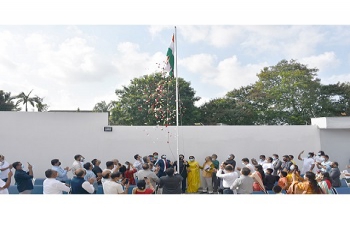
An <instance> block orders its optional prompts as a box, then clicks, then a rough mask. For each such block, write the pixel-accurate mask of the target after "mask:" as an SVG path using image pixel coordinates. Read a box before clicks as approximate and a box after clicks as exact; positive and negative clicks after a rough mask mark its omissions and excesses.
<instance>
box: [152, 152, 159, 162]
mask: <svg viewBox="0 0 350 225" xmlns="http://www.w3.org/2000/svg"><path fill="white" fill-rule="evenodd" d="M157 161H158V152H153V160H152V161H151V162H152V163H153V165H156V163H157Z"/></svg>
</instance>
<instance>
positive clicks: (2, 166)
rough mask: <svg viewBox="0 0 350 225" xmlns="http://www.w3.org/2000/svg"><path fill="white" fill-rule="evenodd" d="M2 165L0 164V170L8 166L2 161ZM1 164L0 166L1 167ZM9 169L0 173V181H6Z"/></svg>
mask: <svg viewBox="0 0 350 225" xmlns="http://www.w3.org/2000/svg"><path fill="white" fill-rule="evenodd" d="M3 163H4V164H2V163H0V169H3V168H6V167H8V166H9V165H10V164H9V163H8V162H6V161H3ZM1 164H2V165H1ZM9 172H10V169H8V168H7V169H6V170H4V171H0V179H6V178H7V175H8V173H9Z"/></svg>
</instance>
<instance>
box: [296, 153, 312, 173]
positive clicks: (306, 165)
mask: <svg viewBox="0 0 350 225" xmlns="http://www.w3.org/2000/svg"><path fill="white" fill-rule="evenodd" d="M303 153H304V151H302V152H300V153H299V155H298V159H299V160H301V161H303V167H302V168H301V171H300V174H302V175H303V174H305V173H306V172H308V171H310V172H312V171H313V169H314V167H315V160H314V158H313V157H314V153H312V152H309V154H308V155H307V158H301V154H303Z"/></svg>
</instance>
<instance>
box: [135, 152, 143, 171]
mask: <svg viewBox="0 0 350 225" xmlns="http://www.w3.org/2000/svg"><path fill="white" fill-rule="evenodd" d="M134 159H135V160H136V161H135V162H134V164H133V166H134V168H135V169H137V171H139V170H142V164H143V163H144V162H143V159H142V157H141V156H140V155H139V154H136V155H135V156H134Z"/></svg>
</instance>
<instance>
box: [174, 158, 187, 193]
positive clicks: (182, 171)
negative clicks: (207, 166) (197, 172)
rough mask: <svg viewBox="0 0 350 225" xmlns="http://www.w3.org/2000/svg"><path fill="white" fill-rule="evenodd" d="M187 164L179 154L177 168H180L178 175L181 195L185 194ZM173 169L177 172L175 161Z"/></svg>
mask: <svg viewBox="0 0 350 225" xmlns="http://www.w3.org/2000/svg"><path fill="white" fill-rule="evenodd" d="M188 166H189V165H188V163H187V161H186V160H185V156H184V155H182V154H180V155H179V167H180V170H179V171H180V175H181V176H182V178H183V179H182V183H181V190H182V193H185V192H186V180H187V167H188ZM174 169H175V171H177V161H175V162H174Z"/></svg>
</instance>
